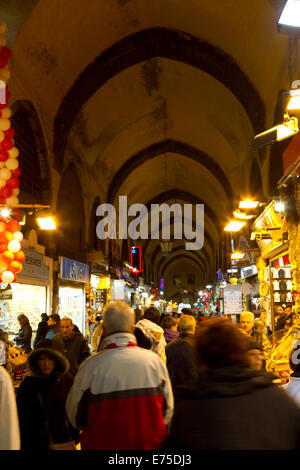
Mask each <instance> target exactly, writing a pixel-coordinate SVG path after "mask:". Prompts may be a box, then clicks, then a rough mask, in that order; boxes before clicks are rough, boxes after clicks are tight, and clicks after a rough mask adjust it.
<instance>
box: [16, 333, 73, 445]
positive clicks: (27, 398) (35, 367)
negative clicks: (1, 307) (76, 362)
mask: <svg viewBox="0 0 300 470" xmlns="http://www.w3.org/2000/svg"><path fill="white" fill-rule="evenodd" d="M48 343H49V340H44V342H43V343H40V345H41V346H40V347H38V348H36V349H35V350H34V351H33V352H32V353H31V354H30V355H29V357H28V366H29V369H30V371H31V374H32V375H31V376H27V377H25V379H24V381H23V382H22V383H21V385H20V388H19V390H18V393H17V407H18V415H19V421H20V432H21V450H32V451H45V450H47V449H48V448H49V446H50V444H51V443H65V442H68V441H72V440H73V438H74V430H73V429H72V428H71V426H70V424H69V421H68V418H67V415H66V411H65V404H66V399H67V395H68V393H69V390H70V388H71V386H72V383H73V376H72V375H71V374H70V373H69V372H68V370H69V362H68V360H67V359H66V358H65V357H64V356H63V354H60V353H59V352H57V351H55V350H53V349H51V348H49V347H48V346H49V344H48ZM44 346H46V347H44Z"/></svg>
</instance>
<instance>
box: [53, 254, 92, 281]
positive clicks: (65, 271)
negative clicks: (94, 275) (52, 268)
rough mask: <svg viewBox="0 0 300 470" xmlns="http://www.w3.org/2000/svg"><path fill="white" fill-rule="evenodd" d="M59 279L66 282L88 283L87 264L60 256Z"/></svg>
mask: <svg viewBox="0 0 300 470" xmlns="http://www.w3.org/2000/svg"><path fill="white" fill-rule="evenodd" d="M60 278H61V279H65V280H67V281H75V282H88V280H89V267H88V265H87V264H84V263H80V262H79V261H74V260H73V259H69V258H65V257H64V256H62V257H61V261H60Z"/></svg>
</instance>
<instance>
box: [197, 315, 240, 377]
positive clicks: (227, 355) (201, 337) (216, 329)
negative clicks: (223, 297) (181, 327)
mask: <svg viewBox="0 0 300 470" xmlns="http://www.w3.org/2000/svg"><path fill="white" fill-rule="evenodd" d="M248 346H249V340H248V337H247V336H246V335H244V334H243V333H241V331H240V329H239V328H238V326H237V325H235V324H233V323H231V322H229V321H228V320H226V319H225V318H213V319H211V320H208V321H206V322H203V326H201V328H200V329H199V332H198V334H197V335H196V336H195V348H196V349H195V351H196V355H197V358H198V361H199V364H200V366H202V367H206V368H209V369H216V368H222V367H227V366H233V365H235V366H239V367H248V366H249V360H248Z"/></svg>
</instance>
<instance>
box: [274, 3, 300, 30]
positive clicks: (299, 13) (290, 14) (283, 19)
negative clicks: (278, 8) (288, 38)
mask: <svg viewBox="0 0 300 470" xmlns="http://www.w3.org/2000/svg"><path fill="white" fill-rule="evenodd" d="M278 31H279V32H280V33H283V34H292V35H295V36H300V1H299V0H287V2H286V4H285V7H284V9H283V10H282V13H281V15H280V18H279V20H278Z"/></svg>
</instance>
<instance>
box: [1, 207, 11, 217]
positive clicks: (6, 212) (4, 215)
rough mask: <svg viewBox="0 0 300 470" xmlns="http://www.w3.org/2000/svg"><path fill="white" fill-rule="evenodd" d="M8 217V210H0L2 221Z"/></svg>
mask: <svg viewBox="0 0 300 470" xmlns="http://www.w3.org/2000/svg"><path fill="white" fill-rule="evenodd" d="M9 216H10V211H9V210H8V209H2V210H1V217H3V218H4V219H7V218H8V217H9Z"/></svg>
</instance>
